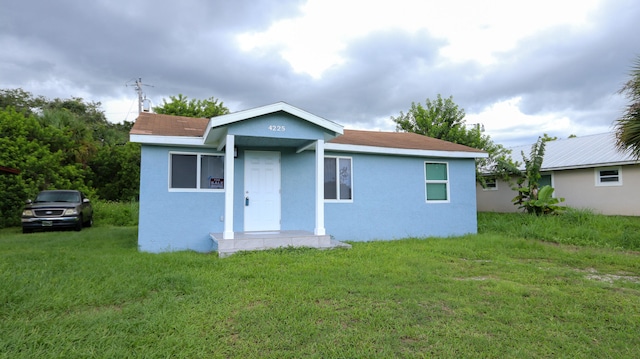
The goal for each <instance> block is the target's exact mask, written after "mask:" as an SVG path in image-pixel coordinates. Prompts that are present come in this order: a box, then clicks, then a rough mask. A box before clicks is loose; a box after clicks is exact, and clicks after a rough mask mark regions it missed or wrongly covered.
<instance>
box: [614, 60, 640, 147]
mask: <svg viewBox="0 0 640 359" xmlns="http://www.w3.org/2000/svg"><path fill="white" fill-rule="evenodd" d="M620 93H622V94H625V95H626V97H627V98H628V99H629V100H630V102H631V103H630V104H629V105H628V106H627V109H626V111H625V112H624V114H623V115H622V117H621V118H620V119H618V121H617V122H616V137H617V141H616V145H617V146H618V148H619V149H620V150H622V151H626V152H630V153H631V154H632V156H634V157H636V158H638V159H640V56H638V58H637V59H636V62H635V65H634V66H633V68H632V70H631V79H630V80H629V81H628V82H627V83H626V84H625V85H624V86H623V87H622V89H620Z"/></svg>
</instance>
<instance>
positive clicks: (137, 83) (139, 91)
mask: <svg viewBox="0 0 640 359" xmlns="http://www.w3.org/2000/svg"><path fill="white" fill-rule="evenodd" d="M126 86H130V85H126ZM134 86H135V90H136V93H137V94H138V113H142V103H143V102H144V101H146V100H147V98H146V96H145V97H144V99H143V98H142V95H143V92H142V86H151V85H146V84H143V83H142V78H141V77H138V79H137V80H136V81H135V85H134ZM151 87H153V86H151Z"/></svg>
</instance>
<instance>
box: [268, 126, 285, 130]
mask: <svg viewBox="0 0 640 359" xmlns="http://www.w3.org/2000/svg"><path fill="white" fill-rule="evenodd" d="M269 131H273V132H284V131H286V129H285V128H284V125H282V126H280V125H271V126H269Z"/></svg>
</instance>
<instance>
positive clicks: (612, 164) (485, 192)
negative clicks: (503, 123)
mask: <svg viewBox="0 0 640 359" xmlns="http://www.w3.org/2000/svg"><path fill="white" fill-rule="evenodd" d="M615 142H616V139H615V134H613V133H603V134H598V135H591V136H584V137H574V138H567V139H564V140H555V141H550V142H547V143H546V145H545V154H544V160H543V162H542V171H541V174H542V178H541V180H540V186H543V185H547V184H548V185H551V186H552V187H553V188H555V192H554V196H555V197H563V198H564V199H565V202H563V203H562V204H563V205H565V206H569V207H575V208H588V209H591V210H593V211H594V212H596V213H601V214H608V215H626V216H639V215H640V201H639V200H640V194H639V193H640V192H639V189H640V162H639V161H637V160H635V159H634V158H633V157H632V156H630V155H628V154H625V153H621V152H619V151H618V150H617V149H616V146H615ZM511 150H512V152H511V156H512V158H514V159H515V160H516V161H518V162H520V163H522V162H523V160H522V152H524V154H525V156H527V158H529V157H530V152H531V145H527V146H519V147H514V148H511ZM476 192H477V200H478V211H494V212H515V211H517V210H518V208H517V206H515V205H514V204H513V203H512V202H511V200H512V199H513V198H514V197H515V196H516V192H515V191H514V190H513V189H511V187H510V185H509V184H508V183H506V182H502V181H497V182H496V181H491V183H490V186H488V188H485V189H483V188H482V187H480V186H479V185H478V186H477V190H476Z"/></svg>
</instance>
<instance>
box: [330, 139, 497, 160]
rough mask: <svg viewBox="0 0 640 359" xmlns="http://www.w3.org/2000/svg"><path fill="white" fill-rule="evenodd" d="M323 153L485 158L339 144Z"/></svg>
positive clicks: (459, 152) (480, 154)
mask: <svg viewBox="0 0 640 359" xmlns="http://www.w3.org/2000/svg"><path fill="white" fill-rule="evenodd" d="M324 150H325V151H336V152H358V153H375V154H383V155H398V156H415V157H447V158H487V157H489V155H488V154H487V153H485V152H463V151H437V150H414V149H405V148H390V147H374V146H360V145H345V144H341V143H326V144H325V145H324Z"/></svg>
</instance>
